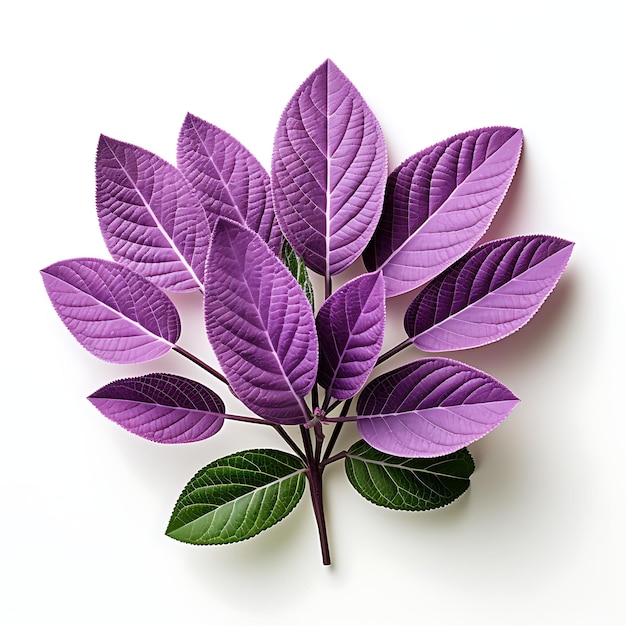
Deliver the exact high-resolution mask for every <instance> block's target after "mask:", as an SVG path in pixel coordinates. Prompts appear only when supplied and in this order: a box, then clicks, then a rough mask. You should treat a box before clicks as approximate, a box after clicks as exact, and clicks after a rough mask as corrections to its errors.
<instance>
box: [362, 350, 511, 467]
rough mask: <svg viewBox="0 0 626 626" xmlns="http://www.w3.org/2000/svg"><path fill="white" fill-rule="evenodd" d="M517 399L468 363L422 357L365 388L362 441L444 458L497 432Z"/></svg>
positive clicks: (397, 451) (409, 453) (385, 448)
mask: <svg viewBox="0 0 626 626" xmlns="http://www.w3.org/2000/svg"><path fill="white" fill-rule="evenodd" d="M518 402H519V400H518V398H516V397H515V396H514V395H513V394H512V393H511V392H510V391H509V390H508V389H507V388H506V387H505V386H504V385H503V384H502V383H500V382H498V381H497V380H496V379H495V378H492V377H491V376H489V375H488V374H485V373H484V372H481V371H479V370H477V369H474V368H473V367H470V366H469V365H465V364H463V363H459V362H458V361H452V360H451V359H441V358H431V359H422V360H419V361H414V362H413V363H409V364H408V365H404V366H402V367H399V368H397V369H395V370H392V371H390V372H387V373H385V374H383V375H382V376H379V377H377V378H375V379H374V380H372V381H371V382H370V383H368V384H367V385H366V386H365V388H364V389H363V391H362V392H361V395H360V396H359V400H358V403H357V416H358V417H357V425H358V428H359V432H360V433H361V436H362V437H363V439H365V441H367V442H368V443H369V444H370V445H371V446H372V447H374V448H376V449H377V450H380V451H381V452H386V453H388V454H393V455H395V456H403V457H410V458H413V457H433V456H443V455H445V454H451V453H452V452H456V451H457V450H460V449H461V448H463V447H465V446H467V445H469V444H470V443H472V442H473V441H476V440H477V439H480V438H481V437H483V436H484V435H486V434H487V433H488V432H489V431H491V430H493V429H494V428H495V427H496V426H497V425H498V424H499V423H500V422H501V421H502V420H503V419H504V418H505V417H506V416H507V415H508V414H509V413H510V412H511V411H512V410H513V408H514V407H515V405H516V404H517V403H518Z"/></svg>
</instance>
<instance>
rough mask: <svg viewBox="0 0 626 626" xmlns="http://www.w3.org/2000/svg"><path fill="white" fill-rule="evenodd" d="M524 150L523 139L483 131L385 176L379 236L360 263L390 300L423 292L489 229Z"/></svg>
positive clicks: (518, 134) (509, 131) (517, 133)
mask: <svg viewBox="0 0 626 626" xmlns="http://www.w3.org/2000/svg"><path fill="white" fill-rule="evenodd" d="M521 149H522V131H521V130H518V129H515V128H508V127H499V126H496V127H493V128H483V129H479V130H474V131H470V132H467V133H463V134H460V135H456V136H454V137H451V138H450V139H446V140H445V141H442V142H441V143H438V144H436V145H434V146H431V147H430V148H427V149H426V150H424V151H422V152H418V153H417V154H415V155H413V156H412V157H410V158H409V159H407V160H406V161H405V162H404V163H402V164H401V165H400V166H399V167H398V168H396V169H395V170H394V171H393V172H392V174H391V175H390V176H389V181H388V183H387V190H386V193H385V204H384V208H383V213H382V217H381V219H380V224H379V226H378V229H377V230H376V232H375V233H374V237H373V239H372V241H371V242H370V245H369V246H368V248H367V249H366V250H365V253H364V255H363V258H364V261H365V265H366V267H367V269H369V270H370V271H373V270H375V269H382V271H383V275H384V277H385V289H386V292H387V296H388V297H390V296H396V295H399V294H401V293H405V292H407V291H410V290H411V289H414V288H416V287H419V286H420V285H423V284H424V283H426V282H428V281H429V280H430V279H432V278H434V277H435V276H436V275H437V274H439V273H440V272H441V271H443V270H444V269H445V268H446V267H448V266H449V265H450V264H451V263H453V262H454V261H456V260H457V259H458V258H460V257H461V256H463V254H465V253H466V252H467V251H468V250H470V248H472V246H473V245H474V244H475V243H476V242H477V241H478V240H479V239H480V237H481V236H482V235H483V234H484V232H485V231H486V230H487V228H488V227H489V224H490V223H491V220H492V219H493V216H494V215H495V213H496V211H497V210H498V207H499V206H500V203H501V202H502V199H503V198H504V195H505V193H506V192H507V190H508V188H509V185H510V183H511V179H512V178H513V174H514V173H515V168H516V167H517V162H518V160H519V156H520V152H521Z"/></svg>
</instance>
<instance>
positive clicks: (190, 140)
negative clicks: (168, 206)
mask: <svg viewBox="0 0 626 626" xmlns="http://www.w3.org/2000/svg"><path fill="white" fill-rule="evenodd" d="M177 163H178V167H179V169H180V171H181V172H182V173H183V175H184V176H185V178H186V179H187V180H188V181H189V182H190V183H191V185H192V186H193V188H194V191H195V192H196V193H197V195H198V198H199V200H200V202H201V203H202V206H203V207H204V209H205V211H206V214H207V217H208V219H209V223H210V224H211V225H214V224H215V221H216V219H217V218H218V217H220V216H221V217H227V218H228V219H231V220H233V221H235V222H239V223H240V224H246V225H247V226H248V227H249V228H251V229H252V230H253V231H254V232H256V233H258V234H259V236H260V237H261V239H263V241H265V242H267V244H268V245H269V246H270V248H271V249H272V251H273V252H274V253H275V254H278V253H279V252H280V245H281V241H282V233H281V232H280V228H279V226H278V222H277V220H276V217H275V215H274V209H273V207H272V201H271V200H272V195H271V188H270V177H269V175H268V173H267V172H266V171H265V169H264V168H263V166H262V165H261V164H260V163H259V162H258V161H257V160H256V158H255V157H254V156H253V155H252V154H251V153H250V152H249V151H248V150H247V148H246V147H245V146H243V145H242V144H241V143H240V142H239V141H237V140H236V139H235V138H234V137H232V136H231V135H229V134H228V133H227V132H225V131H223V130H221V129H220V128H218V127H217V126H214V125H213V124H209V123H208V122H205V121H204V120H202V119H200V118H199V117H195V116H194V115H191V114H190V113H188V114H187V117H186V118H185V121H184V123H183V126H182V128H181V130H180V134H179V137H178V156H177Z"/></svg>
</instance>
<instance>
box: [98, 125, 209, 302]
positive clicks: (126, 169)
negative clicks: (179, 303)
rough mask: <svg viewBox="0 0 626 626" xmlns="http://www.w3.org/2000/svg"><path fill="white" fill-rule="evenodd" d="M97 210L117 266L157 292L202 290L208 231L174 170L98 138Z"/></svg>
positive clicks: (126, 146) (143, 152) (140, 150)
mask: <svg viewBox="0 0 626 626" xmlns="http://www.w3.org/2000/svg"><path fill="white" fill-rule="evenodd" d="M96 204H97V208H98V219H99V220H100V228H101V230H102V235H103V237H104V241H105V242H106V245H107V247H108V248H109V251H110V252H111V255H112V256H113V258H114V259H115V260H116V261H119V262H120V263H123V264H125V265H128V266H129V267H130V268H131V269H132V270H134V271H136V272H138V273H139V274H141V275H142V276H145V277H146V278H149V279H150V280H152V281H153V282H154V283H155V284H156V285H158V286H159V287H161V288H162V289H169V290H170V291H193V290H194V289H199V288H201V287H202V284H203V278H204V265H205V261H206V255H207V247H208V243H209V237H210V235H209V225H208V222H207V219H206V215H205V213H204V209H203V208H202V205H201V204H200V203H199V202H198V200H197V199H196V197H195V195H194V193H193V190H192V189H191V186H190V185H189V183H188V182H187V181H186V180H185V179H184V177H183V175H182V174H181V173H180V172H179V171H178V170H177V169H176V168H175V167H174V166H173V165H170V164H169V163H167V162H166V161H164V160H163V159H161V158H160V157H158V156H157V155H156V154H152V153H151V152H148V151H147V150H144V149H143V148H138V147H137V146H133V145H131V144H128V143H122V142H121V141H116V140H115V139H111V138H110V137H105V136H104V135H102V136H101V137H100V143H99V144H98V155H97V158H96Z"/></svg>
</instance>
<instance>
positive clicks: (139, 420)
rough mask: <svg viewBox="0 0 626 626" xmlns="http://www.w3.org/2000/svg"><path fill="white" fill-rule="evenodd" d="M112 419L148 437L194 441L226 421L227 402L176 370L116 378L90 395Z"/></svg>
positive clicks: (90, 398) (174, 440) (159, 441)
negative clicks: (169, 372)
mask: <svg viewBox="0 0 626 626" xmlns="http://www.w3.org/2000/svg"><path fill="white" fill-rule="evenodd" d="M89 400H90V401H91V403H92V404H93V405H94V406H95V407H96V408H98V410H99V411H100V412H101V413H102V414H103V415H104V416H105V417H108V418H109V419H110V420H112V421H114V422H115V423H116V424H119V425H120V426H122V427H123V428H125V429H126V430H128V431H130V432H131V433H134V434H135V435H139V436H140V437H143V438H144V439H149V440H151V441H156V442H158V443H190V442H192V441H201V440H202V439H207V438H209V437H211V436H212V435H214V434H215V433H216V432H217V431H218V430H220V428H221V427H222V426H223V424H224V417H225V416H224V403H223V402H222V400H221V398H220V397H219V396H218V395H217V394H216V393H214V392H213V391H211V390H210V389H208V388H207V387H205V386H204V385H201V384H200V383H198V382H196V381H194V380H190V379H188V378H183V377H182V376H176V375H174V374H146V375H145V376H138V377H136V378H125V379H123V380H116V381H114V382H112V383H109V384H108V385H105V386H104V387H102V388H101V389H98V391H96V392H94V393H92V394H91V395H90V396H89Z"/></svg>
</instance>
